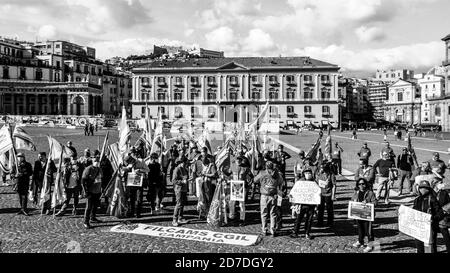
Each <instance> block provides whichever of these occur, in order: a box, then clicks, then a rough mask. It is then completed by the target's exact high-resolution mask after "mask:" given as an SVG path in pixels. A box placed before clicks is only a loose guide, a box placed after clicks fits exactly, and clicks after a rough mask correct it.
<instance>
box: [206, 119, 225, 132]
mask: <svg viewBox="0 0 450 273" xmlns="http://www.w3.org/2000/svg"><path fill="white" fill-rule="evenodd" d="M223 127H224V126H223V122H213V121H207V122H205V130H208V131H210V132H212V133H214V132H220V133H221V132H223Z"/></svg>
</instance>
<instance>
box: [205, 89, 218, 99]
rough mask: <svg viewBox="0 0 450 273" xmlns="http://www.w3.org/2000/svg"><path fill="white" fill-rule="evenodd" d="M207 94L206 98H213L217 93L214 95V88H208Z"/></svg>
mask: <svg viewBox="0 0 450 273" xmlns="http://www.w3.org/2000/svg"><path fill="white" fill-rule="evenodd" d="M207 96H208V100H215V99H216V97H217V95H216V90H214V89H208V93H207Z"/></svg>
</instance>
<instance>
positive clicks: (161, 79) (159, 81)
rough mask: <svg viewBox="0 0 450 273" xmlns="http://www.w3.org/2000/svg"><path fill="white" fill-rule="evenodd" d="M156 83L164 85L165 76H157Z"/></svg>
mask: <svg viewBox="0 0 450 273" xmlns="http://www.w3.org/2000/svg"><path fill="white" fill-rule="evenodd" d="M158 85H160V86H164V85H166V78H164V77H158Z"/></svg>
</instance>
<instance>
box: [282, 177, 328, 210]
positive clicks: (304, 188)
mask: <svg viewBox="0 0 450 273" xmlns="http://www.w3.org/2000/svg"><path fill="white" fill-rule="evenodd" d="M320 192H321V190H320V187H319V185H317V184H316V182H314V181H297V182H295V184H294V187H292V189H291V191H290V192H289V196H290V198H291V203H295V204H305V205H318V204H320Z"/></svg>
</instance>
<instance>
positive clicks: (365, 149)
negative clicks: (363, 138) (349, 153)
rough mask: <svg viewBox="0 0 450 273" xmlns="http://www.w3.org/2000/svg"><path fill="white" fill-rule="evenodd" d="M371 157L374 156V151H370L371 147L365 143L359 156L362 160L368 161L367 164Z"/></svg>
mask: <svg viewBox="0 0 450 273" xmlns="http://www.w3.org/2000/svg"><path fill="white" fill-rule="evenodd" d="M371 155H372V151H370V149H369V147H368V146H367V142H364V145H363V146H362V147H361V150H360V151H359V153H358V156H359V157H360V158H365V159H367V162H369V159H370V156H371Z"/></svg>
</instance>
